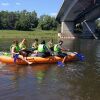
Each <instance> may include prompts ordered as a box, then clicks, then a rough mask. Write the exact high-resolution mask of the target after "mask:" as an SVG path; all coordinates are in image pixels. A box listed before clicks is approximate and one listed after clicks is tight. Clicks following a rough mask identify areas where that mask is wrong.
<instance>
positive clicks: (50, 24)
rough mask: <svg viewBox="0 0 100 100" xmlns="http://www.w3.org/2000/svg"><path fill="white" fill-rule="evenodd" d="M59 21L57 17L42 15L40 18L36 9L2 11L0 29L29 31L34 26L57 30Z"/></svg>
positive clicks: (0, 13)
mask: <svg viewBox="0 0 100 100" xmlns="http://www.w3.org/2000/svg"><path fill="white" fill-rule="evenodd" d="M57 26H58V22H57V21H56V19H55V17H51V16H49V15H42V16H40V17H39V18H38V16H37V13H36V12H35V11H32V12H28V11H26V10H23V11H15V12H8V11H1V12H0V29H1V30H2V29H8V30H23V31H29V30H33V29H34V28H40V29H42V30H56V29H57Z"/></svg>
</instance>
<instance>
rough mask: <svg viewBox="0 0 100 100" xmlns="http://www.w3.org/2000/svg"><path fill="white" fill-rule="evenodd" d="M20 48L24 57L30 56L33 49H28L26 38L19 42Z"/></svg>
mask: <svg viewBox="0 0 100 100" xmlns="http://www.w3.org/2000/svg"><path fill="white" fill-rule="evenodd" d="M19 48H20V51H19V53H20V54H21V55H23V56H24V57H28V56H29V54H30V53H32V51H30V50H28V49H27V41H26V39H25V38H24V39H23V40H22V41H21V42H20V43H19Z"/></svg>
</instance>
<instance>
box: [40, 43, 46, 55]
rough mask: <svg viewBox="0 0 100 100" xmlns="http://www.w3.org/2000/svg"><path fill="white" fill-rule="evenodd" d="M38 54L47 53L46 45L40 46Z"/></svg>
mask: <svg viewBox="0 0 100 100" xmlns="http://www.w3.org/2000/svg"><path fill="white" fill-rule="evenodd" d="M38 52H41V53H44V52H46V49H45V45H44V44H39V46H38Z"/></svg>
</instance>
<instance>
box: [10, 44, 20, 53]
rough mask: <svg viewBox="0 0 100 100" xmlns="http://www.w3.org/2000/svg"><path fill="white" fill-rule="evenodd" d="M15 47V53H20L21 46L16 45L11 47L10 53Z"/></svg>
mask: <svg viewBox="0 0 100 100" xmlns="http://www.w3.org/2000/svg"><path fill="white" fill-rule="evenodd" d="M13 47H15V52H19V50H20V48H19V45H18V46H16V45H14V44H12V45H11V46H10V51H11V49H12V48H13Z"/></svg>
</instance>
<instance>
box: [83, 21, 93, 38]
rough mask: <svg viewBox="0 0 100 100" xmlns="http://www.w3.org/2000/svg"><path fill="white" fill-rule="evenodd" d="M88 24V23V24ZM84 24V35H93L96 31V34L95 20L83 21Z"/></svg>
mask: <svg viewBox="0 0 100 100" xmlns="http://www.w3.org/2000/svg"><path fill="white" fill-rule="evenodd" d="M86 24H87V25H86ZM82 26H83V34H82V35H83V36H84V37H85V36H86V37H91V36H93V34H92V33H94V34H95V23H94V22H92V21H88V22H86V23H85V22H83V24H82Z"/></svg>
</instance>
